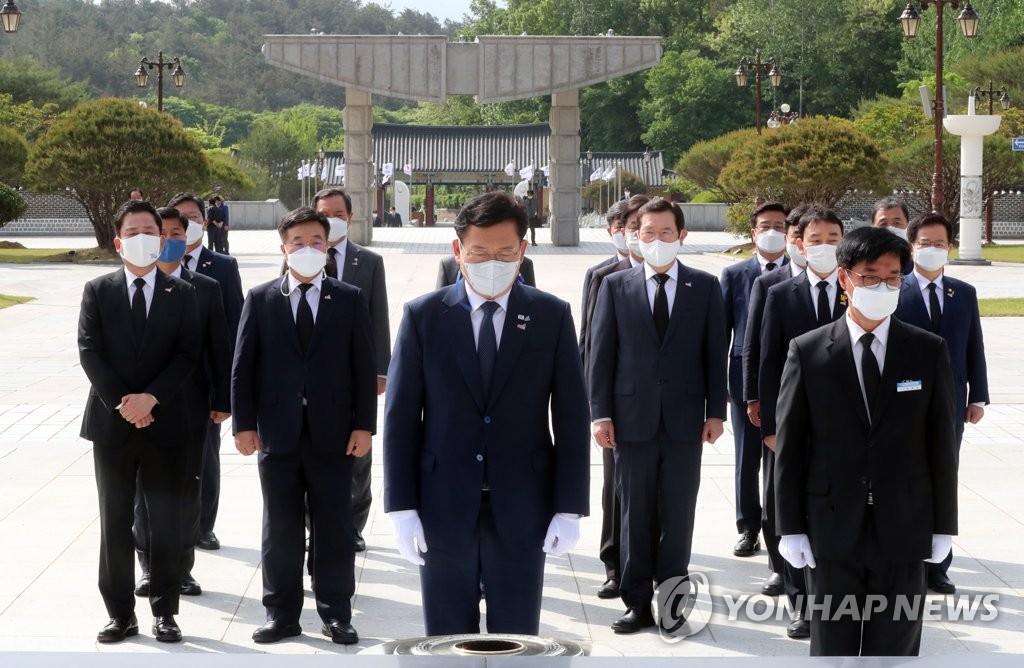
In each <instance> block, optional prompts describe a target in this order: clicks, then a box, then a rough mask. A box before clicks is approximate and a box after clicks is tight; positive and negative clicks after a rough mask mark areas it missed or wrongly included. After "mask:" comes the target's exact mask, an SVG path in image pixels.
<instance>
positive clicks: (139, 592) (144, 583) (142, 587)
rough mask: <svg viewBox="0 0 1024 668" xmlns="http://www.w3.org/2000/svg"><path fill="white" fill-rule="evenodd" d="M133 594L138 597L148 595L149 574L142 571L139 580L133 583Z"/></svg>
mask: <svg viewBox="0 0 1024 668" xmlns="http://www.w3.org/2000/svg"><path fill="white" fill-rule="evenodd" d="M135 595H136V596H138V597H140V598H147V597H149V574H148V573H144V574H143V575H142V577H141V578H139V581H138V582H136V583H135Z"/></svg>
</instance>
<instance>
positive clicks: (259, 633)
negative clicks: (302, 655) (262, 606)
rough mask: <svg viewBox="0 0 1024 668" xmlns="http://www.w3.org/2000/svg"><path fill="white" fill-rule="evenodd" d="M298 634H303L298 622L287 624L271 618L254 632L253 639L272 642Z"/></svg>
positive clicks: (260, 641) (259, 641)
mask: <svg viewBox="0 0 1024 668" xmlns="http://www.w3.org/2000/svg"><path fill="white" fill-rule="evenodd" d="M297 635H302V627H301V626H299V623H298V622H294V623H292V624H285V623H284V622H279V621H277V620H276V619H271V620H270V621H269V622H267V623H266V624H264V625H263V626H261V627H259V628H258V629H256V630H255V631H253V632H252V640H253V642H258V643H270V642H277V641H278V640H284V639H285V638H293V637H295V636H297Z"/></svg>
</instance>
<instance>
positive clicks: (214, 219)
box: [206, 197, 224, 253]
mask: <svg viewBox="0 0 1024 668" xmlns="http://www.w3.org/2000/svg"><path fill="white" fill-rule="evenodd" d="M206 204H207V209H206V223H207V224H206V235H207V240H206V247H207V248H209V249H210V250H212V251H216V252H218V253H220V252H221V250H220V249H221V248H222V247H223V244H222V243H221V240H220V236H221V232H222V227H223V225H224V223H223V220H222V219H221V215H220V209H218V208H217V198H215V197H211V198H210V199H209V200H207V202H206Z"/></svg>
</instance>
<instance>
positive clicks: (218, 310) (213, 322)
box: [133, 207, 231, 596]
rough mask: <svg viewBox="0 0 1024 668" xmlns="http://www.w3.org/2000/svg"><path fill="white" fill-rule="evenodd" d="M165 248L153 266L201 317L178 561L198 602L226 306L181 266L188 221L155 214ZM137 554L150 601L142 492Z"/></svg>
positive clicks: (226, 394)
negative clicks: (192, 297) (205, 482)
mask: <svg viewBox="0 0 1024 668" xmlns="http://www.w3.org/2000/svg"><path fill="white" fill-rule="evenodd" d="M157 213H158V214H159V216H160V228H161V230H160V231H161V233H162V234H163V236H164V239H165V241H164V247H163V250H162V251H161V253H160V257H159V258H158V259H157V263H156V266H157V268H158V269H159V270H160V271H161V272H163V273H164V274H166V275H168V276H171V277H173V278H180V279H181V280H183V281H185V282H186V283H189V284H190V285H192V287H193V288H194V289H195V292H196V303H197V306H198V314H199V334H200V348H199V363H198V364H197V365H196V370H195V371H194V372H193V373H192V375H191V376H190V377H189V383H188V389H187V391H186V394H187V398H188V402H189V406H190V418H191V419H190V422H189V424H190V426H191V428H192V432H193V434H192V436H191V437H190V439H189V442H188V443H187V446H186V448H185V461H186V476H185V486H184V489H183V491H182V516H181V519H182V524H181V531H182V556H181V594H182V595H184V596H198V595H199V594H201V593H202V591H203V590H202V587H200V586H199V583H198V582H196V579H195V578H194V577H192V566H193V565H194V564H195V559H196V555H195V551H196V541H197V540H198V538H199V515H200V506H201V503H200V480H201V477H202V471H203V457H204V455H205V448H204V444H205V443H206V422H207V420H212V421H213V422H214V423H215V424H220V423H222V422H224V420H226V419H228V418H229V417H231V412H230V411H231V391H230V386H229V381H230V376H231V363H230V360H229V352H228V347H229V346H228V334H227V330H228V323H227V318H226V317H225V315H224V302H223V301H222V299H221V296H220V284H219V283H217V281H215V280H213V279H212V278H208V277H206V276H201V275H198V274H193V273H191V272H190V271H188V270H187V269H185V268H184V267H182V266H181V258H182V257H183V256H184V254H185V230H186V228H187V226H188V219H187V218H185V217H184V216H182V215H181V213H179V212H178V210H177V209H173V208H171V207H167V208H163V209H159V210H158V211H157ZM133 532H134V535H135V550H136V552H138V556H139V565H140V566H141V567H142V579H140V580H139V582H138V583H137V584H136V585H135V595H136V596H149V532H150V528H149V513H148V512H147V511H146V499H145V496H144V495H143V494H142V493H141V489H140V490H137V491H136V493H135V525H134V527H133Z"/></svg>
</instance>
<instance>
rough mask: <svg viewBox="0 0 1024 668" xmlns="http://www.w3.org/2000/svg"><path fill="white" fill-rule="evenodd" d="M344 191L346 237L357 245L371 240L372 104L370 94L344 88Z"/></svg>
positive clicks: (365, 243) (366, 243)
mask: <svg viewBox="0 0 1024 668" xmlns="http://www.w3.org/2000/svg"><path fill="white" fill-rule="evenodd" d="M343 123H344V125H345V191H346V192H347V193H348V194H349V195H350V196H351V197H352V213H353V216H352V223H351V226H350V228H349V232H348V237H349V239H351V240H352V241H354V242H355V243H357V244H361V245H364V246H365V245H369V244H370V243H372V242H373V206H372V204H373V201H372V195H371V193H370V183H371V182H372V181H373V134H372V132H373V104H372V103H371V101H370V94H369V93H367V92H364V91H361V90H355V89H353V88H346V89H345V112H344V114H343Z"/></svg>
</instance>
